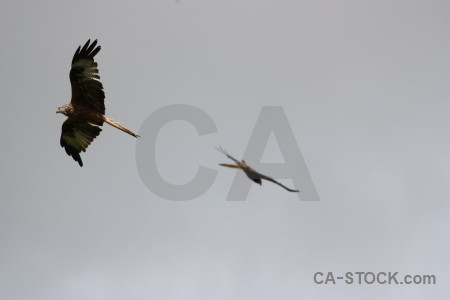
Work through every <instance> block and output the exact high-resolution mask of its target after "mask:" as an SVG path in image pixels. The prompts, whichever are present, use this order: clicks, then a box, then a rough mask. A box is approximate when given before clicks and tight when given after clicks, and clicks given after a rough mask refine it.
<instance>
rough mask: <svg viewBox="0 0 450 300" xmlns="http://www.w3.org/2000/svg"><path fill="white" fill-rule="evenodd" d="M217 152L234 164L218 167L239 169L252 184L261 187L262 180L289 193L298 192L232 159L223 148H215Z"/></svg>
mask: <svg viewBox="0 0 450 300" xmlns="http://www.w3.org/2000/svg"><path fill="white" fill-rule="evenodd" d="M217 150H219V152H222V153H223V154H225V155H226V156H227V157H228V158H229V159H231V160H232V161H234V162H235V163H236V164H235V165H232V164H219V165H220V166H223V167H228V168H234V169H241V170H242V171H244V173H245V175H247V177H248V178H250V179H251V180H252V181H253V182H255V183H257V184H259V185H262V179H264V180H267V181H271V182H273V183H275V184H278V185H279V186H281V187H282V188H284V189H286V190H287V191H289V192H294V193H298V192H299V190H293V189H290V188H288V187H286V186H285V185H283V184H281V183H279V182H278V181H276V180H275V179H273V178H272V177H269V176H266V175H264V174H261V173H259V172H258V171H256V170H255V169H253V168H252V167H250V166H249V165H247V163H246V162H245V160H241V161H239V160H237V159H235V158H234V157H232V156H231V155H230V154H228V153H227V152H226V151H225V150H224V149H223V148H221V147H219V148H217Z"/></svg>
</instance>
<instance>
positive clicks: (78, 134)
mask: <svg viewBox="0 0 450 300" xmlns="http://www.w3.org/2000/svg"><path fill="white" fill-rule="evenodd" d="M100 125H101V124H100ZM101 131H102V129H101V128H100V127H99V126H98V125H96V124H92V123H89V122H86V121H83V120H78V119H76V118H75V117H69V118H68V119H67V120H66V121H64V123H63V125H62V131H61V140H60V144H61V147H64V149H65V150H66V153H67V154H68V155H69V156H72V158H73V159H74V160H75V161H77V162H78V164H79V165H80V167H82V166H83V162H82V161H81V157H80V152H81V151H83V152H84V151H86V149H87V147H88V146H89V145H90V144H91V142H92V141H93V140H94V139H95V138H96V137H97V136H98V135H99V134H100V132H101Z"/></svg>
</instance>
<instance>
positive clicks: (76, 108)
mask: <svg viewBox="0 0 450 300" xmlns="http://www.w3.org/2000/svg"><path fill="white" fill-rule="evenodd" d="M90 41H91V40H88V41H87V42H86V44H84V46H83V48H81V46H79V47H78V49H77V51H76V52H75V54H74V56H73V59H72V69H71V70H70V83H71V86H72V100H71V101H70V103H69V104H66V105H63V106H61V107H58V109H57V110H56V113H61V114H64V115H66V116H67V117H68V118H67V120H66V121H65V122H64V123H63V125H62V132H61V140H60V144H61V147H64V149H65V150H66V153H67V154H68V155H69V156H72V158H73V159H74V160H75V161H77V162H78V164H79V165H80V167H82V166H83V162H82V161H81V157H80V152H81V151H83V152H84V151H86V149H87V147H88V146H89V145H90V143H91V142H92V141H93V140H94V139H95V138H96V137H97V136H98V135H99V134H100V131H102V129H101V128H100V126H102V125H103V122H106V123H108V124H109V125H111V126H114V127H116V128H118V129H120V130H122V131H124V132H126V133H128V134H130V135H132V136H134V137H136V138H137V137H139V136H138V135H137V134H135V133H133V132H132V131H131V130H128V129H127V128H125V127H123V126H122V125H120V124H119V123H117V122H114V121H113V120H111V119H109V118H107V117H106V116H105V103H104V100H105V93H104V92H103V85H102V83H101V82H100V81H99V79H100V76H99V75H98V69H97V63H96V62H95V61H94V56H95V55H96V54H97V53H98V52H99V51H100V49H101V47H100V46H98V47H97V48H96V47H95V46H96V45H97V40H95V41H94V42H93V43H92V44H90Z"/></svg>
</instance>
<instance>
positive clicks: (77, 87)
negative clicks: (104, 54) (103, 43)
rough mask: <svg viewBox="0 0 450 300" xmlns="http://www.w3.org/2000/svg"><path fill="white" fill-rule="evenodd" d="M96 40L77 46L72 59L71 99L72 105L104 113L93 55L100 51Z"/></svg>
mask: <svg viewBox="0 0 450 300" xmlns="http://www.w3.org/2000/svg"><path fill="white" fill-rule="evenodd" d="M96 45H97V40H95V41H94V42H93V43H92V44H90V40H88V41H87V42H86V44H84V46H83V48H81V46H79V47H78V49H77V51H76V52H75V54H74V56H73V59H72V68H71V70H70V83H71V86H72V100H71V103H72V105H73V106H74V107H77V106H83V107H85V108H91V109H93V110H95V111H96V112H99V113H101V114H102V115H103V114H105V92H104V91H103V85H102V83H101V82H100V81H99V79H100V76H99V75H98V69H97V63H96V62H95V61H94V56H95V55H96V54H97V53H98V52H99V51H100V49H101V47H100V46H98V47H97V48H96V47H95V46H96Z"/></svg>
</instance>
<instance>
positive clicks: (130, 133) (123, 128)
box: [104, 117, 140, 138]
mask: <svg viewBox="0 0 450 300" xmlns="http://www.w3.org/2000/svg"><path fill="white" fill-rule="evenodd" d="M104 121H105V122H106V123H108V124H109V125H111V126H113V127H116V128H117V129H120V130H122V131H123V132H126V133H128V134H129V135H132V136H134V137H136V138H138V137H140V136H139V135H137V134H136V133H134V132H133V131H131V130H129V129H127V128H125V127H123V126H122V125H120V124H119V123H117V122H114V121H113V120H111V119H109V118H107V117H104Z"/></svg>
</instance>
